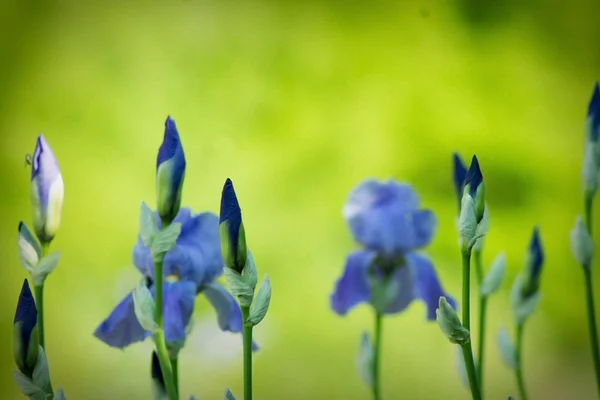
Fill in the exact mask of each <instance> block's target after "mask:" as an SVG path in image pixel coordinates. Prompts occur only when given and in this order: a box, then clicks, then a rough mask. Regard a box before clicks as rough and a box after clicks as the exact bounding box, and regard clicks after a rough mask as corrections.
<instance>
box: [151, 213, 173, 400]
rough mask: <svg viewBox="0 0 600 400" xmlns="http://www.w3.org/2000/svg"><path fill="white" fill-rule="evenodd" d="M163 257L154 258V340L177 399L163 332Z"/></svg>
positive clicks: (168, 385) (165, 377)
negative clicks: (155, 329) (155, 328)
mask: <svg viewBox="0 0 600 400" xmlns="http://www.w3.org/2000/svg"><path fill="white" fill-rule="evenodd" d="M167 226H168V225H167V224H165V223H163V229H166V228H167ZM163 258H164V257H160V258H159V259H156V260H154V291H155V294H154V304H155V307H154V321H155V322H156V324H157V325H158V331H157V332H156V333H154V342H155V344H156V355H157V356H158V362H159V364H160V370H161V372H162V376H163V379H164V381H165V387H166V389H167V394H168V395H169V400H177V398H178V394H177V387H176V385H175V380H174V379H173V370H172V369H171V361H170V360H169V352H168V350H167V344H166V342H165V335H164V332H163V318H162V317H163V315H162V313H163Z"/></svg>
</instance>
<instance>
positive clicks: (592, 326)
mask: <svg viewBox="0 0 600 400" xmlns="http://www.w3.org/2000/svg"><path fill="white" fill-rule="evenodd" d="M592 203H593V196H591V195H590V194H587V195H586V196H585V213H584V214H585V225H586V226H587V229H588V232H589V234H590V237H591V236H592V212H593V207H592ZM591 263H592V262H591V260H590V265H584V266H583V273H584V277H585V300H586V304H587V314H588V328H589V331H590V342H591V345H592V359H593V361H594V369H595V371H596V386H597V388H598V394H599V395H600V349H599V348H598V328H597V325H596V311H595V310H594V287H593V285H592V265H591Z"/></svg>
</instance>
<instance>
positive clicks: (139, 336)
mask: <svg viewBox="0 0 600 400" xmlns="http://www.w3.org/2000/svg"><path fill="white" fill-rule="evenodd" d="M148 335H149V333H148V332H146V331H145V330H144V328H142V326H141V325H140V323H139V322H138V320H137V317H136V316H135V311H134V309H133V295H132V293H129V294H128V295H127V296H126V297H125V298H124V299H123V300H122V301H121V302H120V303H119V304H118V305H117V306H116V307H115V308H114V310H113V311H112V312H111V313H110V315H109V316H108V318H106V319H105V320H104V321H102V323H101V324H100V325H99V326H98V328H96V331H95V332H94V336H96V337H97V338H98V339H100V340H102V341H103V342H104V343H106V344H108V345H109V346H112V347H117V348H119V349H123V348H125V347H127V346H129V345H130V344H132V343H135V342H141V341H143V340H144V339H145V338H146V337H147V336H148Z"/></svg>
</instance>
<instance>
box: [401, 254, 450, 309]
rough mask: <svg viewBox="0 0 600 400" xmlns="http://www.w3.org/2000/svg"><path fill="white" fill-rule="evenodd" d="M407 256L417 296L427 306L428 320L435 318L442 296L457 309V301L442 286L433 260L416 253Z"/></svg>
mask: <svg viewBox="0 0 600 400" xmlns="http://www.w3.org/2000/svg"><path fill="white" fill-rule="evenodd" d="M406 258H407V261H408V264H409V266H410V269H411V270H412V276H413V285H414V293H415V297H417V298H419V299H421V300H422V301H423V302H424V303H425V306H426V307H427V316H426V317H427V320H429V321H432V320H435V310H436V309H437V307H438V302H439V299H440V297H442V296H444V297H446V300H448V303H450V304H451V305H452V307H454V309H456V301H455V300H454V298H452V297H451V296H450V295H448V294H447V293H446V292H445V291H444V289H443V288H442V286H441V284H440V281H439V280H438V277H437V274H436V273H435V269H434V268H433V264H432V263H431V261H430V260H429V259H428V258H427V257H424V256H422V255H420V254H415V253H412V254H408V255H407V257H406Z"/></svg>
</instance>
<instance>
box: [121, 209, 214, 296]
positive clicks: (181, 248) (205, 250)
mask: <svg viewBox="0 0 600 400" xmlns="http://www.w3.org/2000/svg"><path fill="white" fill-rule="evenodd" d="M173 222H180V223H181V224H182V225H181V233H180V235H179V237H178V238H177V241H176V243H175V247H174V248H173V249H172V250H171V251H169V252H168V253H167V254H166V256H165V259H164V262H163V275H164V276H168V275H177V276H178V277H179V279H180V280H189V281H193V282H195V283H196V285H197V286H198V287H200V286H203V285H204V284H205V283H208V282H212V281H213V280H214V279H216V278H217V277H219V276H220V275H221V274H222V273H223V258H222V256H221V242H220V238H219V219H218V217H217V216H216V215H215V214H213V213H209V212H206V213H202V214H198V215H195V216H191V211H190V210H189V209H187V208H182V209H181V210H180V211H179V214H177V217H176V218H175V219H174V220H173ZM133 263H134V265H135V266H136V267H137V268H138V269H139V270H140V272H141V273H142V274H144V275H145V276H148V277H150V278H152V279H154V262H153V261H152V256H151V254H150V249H149V248H148V247H146V246H145V245H144V243H143V242H142V239H141V237H139V236H138V241H137V243H136V245H135V247H134V249H133Z"/></svg>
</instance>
